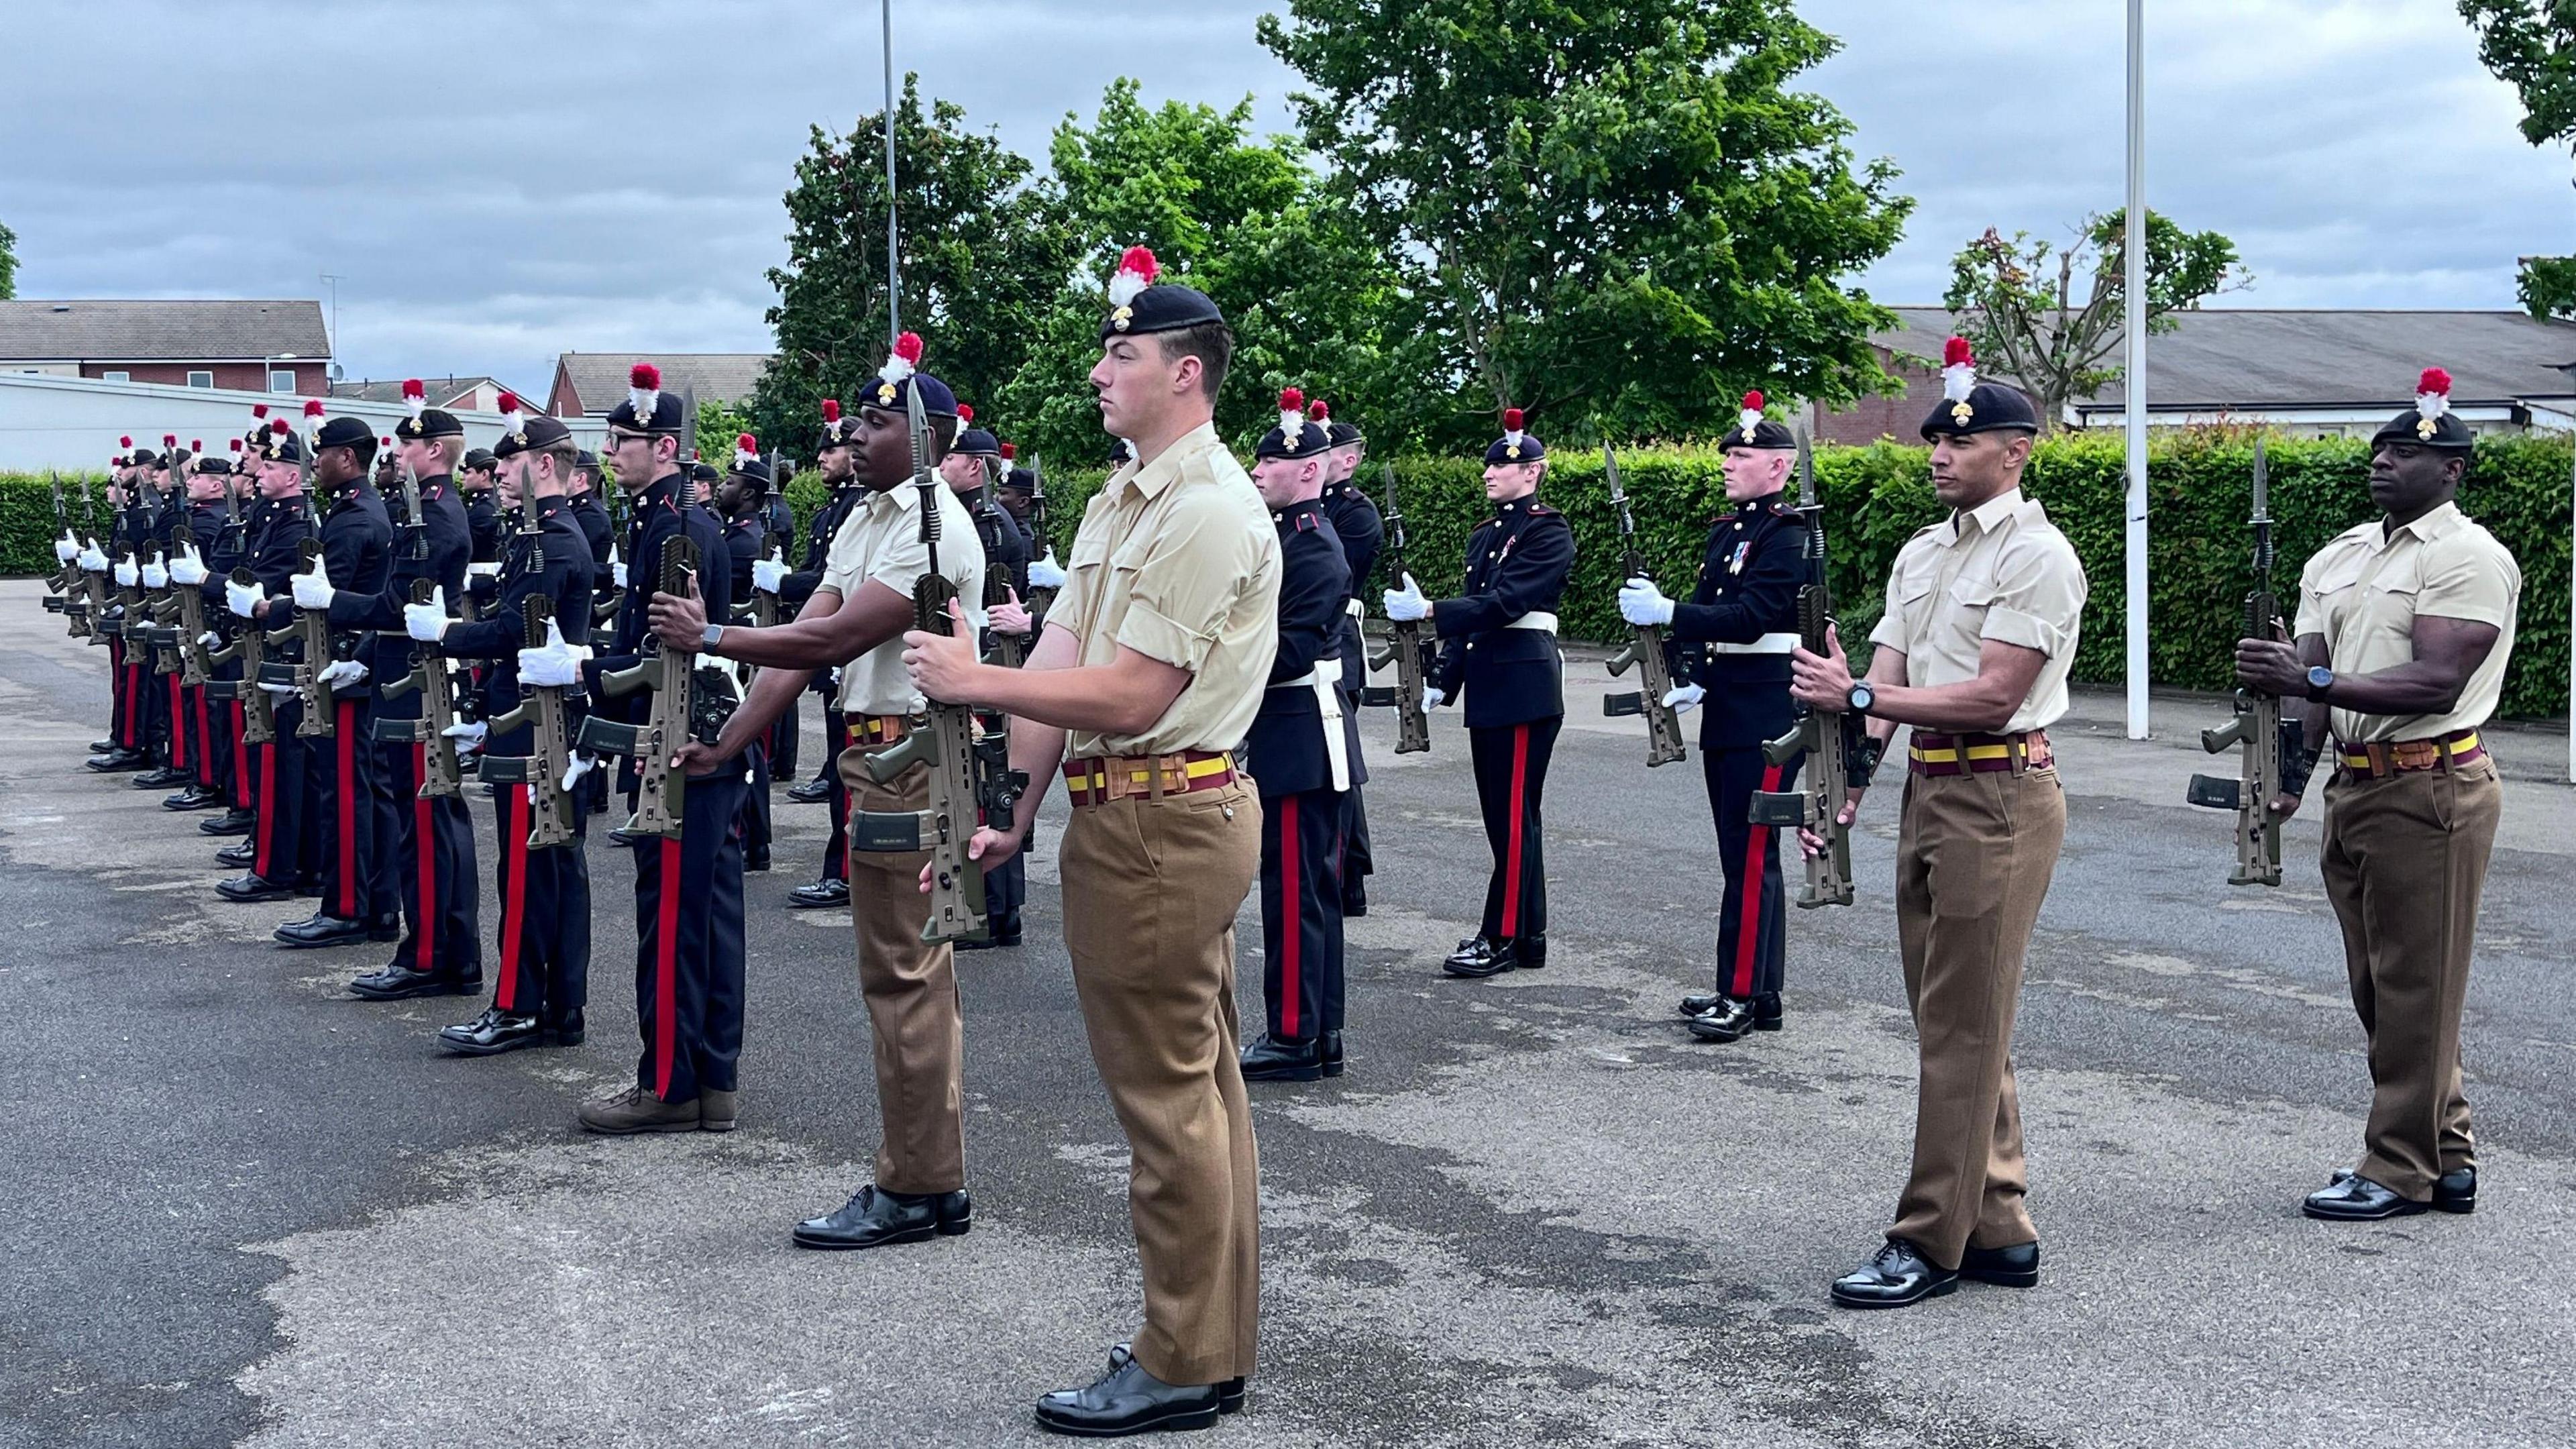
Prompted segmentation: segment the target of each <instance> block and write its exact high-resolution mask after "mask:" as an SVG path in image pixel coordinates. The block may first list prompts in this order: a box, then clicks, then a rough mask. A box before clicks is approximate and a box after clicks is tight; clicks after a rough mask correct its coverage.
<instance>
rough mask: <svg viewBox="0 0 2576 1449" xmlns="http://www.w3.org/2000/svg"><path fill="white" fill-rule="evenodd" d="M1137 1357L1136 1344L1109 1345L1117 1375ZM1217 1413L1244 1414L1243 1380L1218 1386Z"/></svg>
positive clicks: (1234, 1379) (1111, 1369)
mask: <svg viewBox="0 0 2576 1449" xmlns="http://www.w3.org/2000/svg"><path fill="white" fill-rule="evenodd" d="M1135 1356H1136V1346H1135V1345H1134V1344H1131V1343H1113V1344H1111V1345H1109V1368H1110V1371H1111V1372H1113V1373H1115V1372H1116V1371H1118V1370H1119V1369H1123V1368H1125V1367H1126V1366H1127V1364H1128V1361H1129V1360H1131V1359H1133V1358H1134V1357H1135ZM1216 1411H1217V1412H1218V1413H1220V1414H1240V1413H1242V1412H1243V1380H1242V1379H1241V1378H1239V1377H1238V1378H1231V1379H1227V1380H1226V1381H1225V1382H1223V1383H1221V1384H1218V1385H1217V1386H1216Z"/></svg>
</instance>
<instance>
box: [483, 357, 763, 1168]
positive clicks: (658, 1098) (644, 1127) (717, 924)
mask: <svg viewBox="0 0 2576 1449" xmlns="http://www.w3.org/2000/svg"><path fill="white" fill-rule="evenodd" d="M629 382H630V387H629V390H628V393H627V399H626V401H624V402H622V403H619V404H618V405H617V407H616V409H615V410H614V411H612V412H610V413H609V415H608V461H609V463H610V464H611V465H612V466H613V467H615V468H616V470H617V482H618V485H619V486H620V487H622V488H624V489H625V490H626V491H627V496H628V498H629V499H630V500H632V502H631V508H632V516H633V520H634V522H633V526H632V528H631V529H630V537H631V538H632V539H633V540H634V545H633V547H631V548H629V549H628V550H627V552H626V572H627V578H628V583H627V586H626V588H625V589H624V591H623V599H622V602H621V605H620V608H619V611H618V615H617V630H616V633H615V635H614V636H613V637H612V638H611V640H610V642H609V644H608V649H607V655H606V657H604V658H599V659H594V660H590V661H588V662H587V664H586V665H585V664H583V663H582V661H580V660H579V659H578V658H577V656H576V652H575V651H574V650H573V649H572V648H571V646H569V645H566V646H564V647H562V648H546V649H530V650H526V651H523V652H522V653H521V654H520V656H519V677H520V679H521V680H522V681H523V682H525V683H527V684H531V685H545V686H565V685H569V684H571V683H572V682H573V679H574V675H573V669H574V668H575V667H579V668H581V669H582V671H583V674H584V676H585V683H586V684H587V686H588V689H589V693H590V696H591V710H592V712H593V713H595V714H603V715H606V716H608V717H610V718H624V719H629V720H635V721H641V720H642V719H643V718H644V714H645V711H647V710H648V709H649V708H650V706H651V701H650V700H649V699H648V698H646V697H644V694H643V692H642V691H638V692H637V694H635V695H631V696H628V697H627V698H625V699H612V698H609V697H608V696H606V695H605V694H604V693H603V692H602V689H601V686H600V682H599V678H600V676H601V675H602V674H604V673H606V672H608V671H610V670H616V669H626V668H631V667H633V666H634V665H636V664H638V663H640V662H642V659H641V651H642V649H643V645H644V640H645V638H646V636H647V635H649V634H650V633H651V632H652V630H651V626H650V624H649V622H648V618H649V615H650V612H651V608H652V601H653V590H654V583H655V581H656V580H657V579H658V578H659V577H660V575H661V567H662V547H663V545H664V544H665V543H667V542H669V541H670V540H672V539H675V538H682V537H685V538H687V539H689V540H690V541H691V542H692V543H694V544H695V545H696V547H697V553H698V560H699V568H698V573H697V578H696V586H697V590H698V596H699V598H700V599H702V600H703V601H704V603H705V608H706V611H707V612H708V613H709V614H712V615H714V616H715V617H717V618H725V617H727V616H728V612H729V611H730V610H731V609H732V607H733V587H732V585H733V571H732V569H730V568H729V567H727V566H726V564H725V548H724V536H723V533H722V530H721V527H720V525H718V524H717V522H716V520H715V515H713V514H712V513H709V512H708V511H707V510H706V509H704V508H701V507H698V506H696V505H694V504H691V503H688V502H686V501H685V498H684V493H683V489H684V487H685V484H686V478H685V476H684V475H683V472H682V465H681V463H680V450H681V449H682V448H683V447H685V446H686V444H685V442H684V441H683V440H682V438H681V432H682V428H683V415H684V412H685V409H683V408H682V406H681V404H680V399H679V398H677V397H675V396H673V395H672V394H670V393H667V392H664V391H662V390H661V373H660V371H659V370H658V369H656V368H654V367H653V366H652V365H651V364H650V363H639V364H637V366H636V367H635V368H634V370H633V372H632V373H631V375H630V377H629ZM576 471H578V464H576ZM742 792H743V767H742V765H741V764H740V763H739V762H727V763H724V764H721V765H716V766H714V767H713V768H712V769H711V771H710V772H709V773H706V774H699V775H691V776H689V777H688V788H687V789H686V790H685V791H684V792H683V794H682V801H681V804H682V814H683V818H682V820H681V822H680V837H679V838H678V839H677V840H671V839H666V838H663V837H660V836H638V837H636V838H635V839H634V842H633V844H634V851H635V938H636V955H635V1015H636V1025H637V1027H638V1028H639V1029H640V1030H641V1032H642V1033H643V1038H644V1049H643V1052H642V1054H641V1055H640V1056H639V1057H638V1058H637V1061H636V1069H635V1084H634V1085H633V1086H631V1087H628V1088H627V1089H625V1090H624V1091H622V1092H618V1093H616V1094H615V1095H613V1096H609V1097H605V1098H602V1099H600V1100H597V1101H593V1102H586V1103H584V1104H583V1105H582V1108H581V1111H580V1114H579V1115H580V1121H581V1125H582V1126H583V1127H585V1128H587V1129H589V1130H590V1131H593V1132H599V1133H604V1134H607V1135H610V1136H624V1135H627V1134H630V1133H636V1132H695V1131H700V1130H704V1131H708V1132H730V1131H732V1130H733V1127H734V1122H735V1100H736V1099H735V1095H734V1094H735V1090H736V1086H737V1081H736V1066H737V1062H738V1059H739V1058H740V1056H741V1055H742V990H743V985H742V966H743V940H742V839H741V837H740V836H739V835H737V834H736V833H735V831H734V817H735V816H737V815H739V814H740V813H741V812H742Z"/></svg>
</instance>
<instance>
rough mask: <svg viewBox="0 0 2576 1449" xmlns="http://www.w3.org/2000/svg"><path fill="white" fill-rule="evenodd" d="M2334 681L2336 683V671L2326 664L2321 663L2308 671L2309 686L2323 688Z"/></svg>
mask: <svg viewBox="0 0 2576 1449" xmlns="http://www.w3.org/2000/svg"><path fill="white" fill-rule="evenodd" d="M2332 683H2334V671H2333V670H2331V669H2328V668H2327V667H2325V666H2324V665H2322V664H2319V665H2317V666H2315V667H2314V668H2311V669H2310V670H2309V671H2308V687H2309V688H2310V689H2323V688H2325V687H2326V686H2327V685H2330V684H2332Z"/></svg>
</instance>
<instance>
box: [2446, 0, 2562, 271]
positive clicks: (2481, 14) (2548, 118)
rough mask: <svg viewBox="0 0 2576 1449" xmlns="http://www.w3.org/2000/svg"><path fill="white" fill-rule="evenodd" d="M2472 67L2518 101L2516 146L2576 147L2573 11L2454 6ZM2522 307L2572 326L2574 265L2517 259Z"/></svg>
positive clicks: (2511, 0)
mask: <svg viewBox="0 0 2576 1449" xmlns="http://www.w3.org/2000/svg"><path fill="white" fill-rule="evenodd" d="M2460 17H2461V18H2462V19H2464V20H2466V21H2468V22H2469V28H2470V29H2471V30H2474V31H2476V32H2477V36H2478V60H2479V62H2480V63H2481V64H2483V65H2485V66H2486V68H2487V69H2489V70H2491V71H2493V72H2495V73H2496V75H2497V77H2498V78H2500V79H2502V80H2503V81H2504V82H2505V83H2506V84H2508V85H2510V86H2512V87H2513V88H2514V90H2515V91H2516V92H2517V93H2519V94H2520V95H2521V97H2522V138H2523V139H2524V140H2526V141H2529V142H2530V143H2531V144H2533V145H2534V146H2547V145H2550V144H2552V143H2553V142H2554V143H2557V144H2560V145H2565V144H2567V143H2568V142H2569V141H2571V140H2576V6H2571V5H2568V4H2566V3H2564V0H2460ZM2520 290H2521V294H2522V305H2523V306H2524V307H2525V308H2527V309H2529V311H2530V313H2531V315H2532V316H2534V317H2559V318H2571V319H2576V257H2525V258H2523V259H2522V281H2521V289H2520Z"/></svg>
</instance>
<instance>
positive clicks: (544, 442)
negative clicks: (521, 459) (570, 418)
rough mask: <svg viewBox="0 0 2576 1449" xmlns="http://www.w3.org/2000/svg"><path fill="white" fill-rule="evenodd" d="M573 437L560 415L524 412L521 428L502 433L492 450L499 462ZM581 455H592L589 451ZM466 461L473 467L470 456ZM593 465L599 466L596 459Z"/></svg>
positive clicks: (538, 451)
mask: <svg viewBox="0 0 2576 1449" xmlns="http://www.w3.org/2000/svg"><path fill="white" fill-rule="evenodd" d="M571 437H572V429H571V428H569V427H566V426H565V425H564V420H563V419H561V418H559V417H555V416H553V415H551V414H548V413H538V414H536V415H535V416H534V417H530V416H527V415H525V414H522V415H521V416H520V418H519V430H518V431H517V432H515V433H503V434H502V435H501V441H500V443H499V445H498V446H496V447H495V448H494V449H493V450H492V458H493V460H494V461H495V462H498V461H499V460H501V459H503V458H515V457H517V456H518V455H520V454H521V453H542V452H544V451H545V450H546V449H548V448H550V447H553V446H555V445H556V444H558V443H561V442H564V441H566V440H568V439H570V438H571ZM581 456H582V457H584V458H589V457H590V455H589V454H588V453H584V454H581ZM466 461H467V466H469V467H471V466H472V463H473V460H472V459H471V458H470V457H469V458H468V459H467V460H466ZM591 466H593V467H597V466H598V462H597V460H596V459H593V460H592V463H591Z"/></svg>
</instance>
